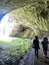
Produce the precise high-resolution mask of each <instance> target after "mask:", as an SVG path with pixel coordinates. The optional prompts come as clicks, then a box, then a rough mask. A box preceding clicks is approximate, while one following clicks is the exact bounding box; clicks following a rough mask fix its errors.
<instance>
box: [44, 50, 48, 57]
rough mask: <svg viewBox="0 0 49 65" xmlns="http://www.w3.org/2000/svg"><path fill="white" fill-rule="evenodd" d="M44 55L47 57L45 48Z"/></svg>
mask: <svg viewBox="0 0 49 65" xmlns="http://www.w3.org/2000/svg"><path fill="white" fill-rule="evenodd" d="M44 55H45V57H47V50H46V49H45V50H44Z"/></svg>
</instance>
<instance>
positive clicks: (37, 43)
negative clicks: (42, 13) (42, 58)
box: [33, 36, 40, 58]
mask: <svg viewBox="0 0 49 65" xmlns="http://www.w3.org/2000/svg"><path fill="white" fill-rule="evenodd" d="M33 46H34V47H33V48H34V49H35V56H37V58H38V50H39V48H40V47H39V40H38V36H35V39H34V40H33Z"/></svg>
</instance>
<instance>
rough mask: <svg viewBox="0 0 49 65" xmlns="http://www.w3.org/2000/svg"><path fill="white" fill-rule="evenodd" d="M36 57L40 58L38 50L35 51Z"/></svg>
mask: <svg viewBox="0 0 49 65" xmlns="http://www.w3.org/2000/svg"><path fill="white" fill-rule="evenodd" d="M35 56H37V58H38V49H35Z"/></svg>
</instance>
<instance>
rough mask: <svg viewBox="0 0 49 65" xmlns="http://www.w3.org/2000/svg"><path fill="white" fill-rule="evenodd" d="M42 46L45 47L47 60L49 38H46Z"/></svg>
mask: <svg viewBox="0 0 49 65" xmlns="http://www.w3.org/2000/svg"><path fill="white" fill-rule="evenodd" d="M41 44H42V47H43V52H44V55H45V57H46V58H47V50H48V38H47V37H44V38H43V41H42V42H41Z"/></svg>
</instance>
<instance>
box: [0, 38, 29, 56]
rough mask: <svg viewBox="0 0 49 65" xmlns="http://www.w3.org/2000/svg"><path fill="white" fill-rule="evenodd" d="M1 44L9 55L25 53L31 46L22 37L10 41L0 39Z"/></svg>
mask: <svg viewBox="0 0 49 65" xmlns="http://www.w3.org/2000/svg"><path fill="white" fill-rule="evenodd" d="M0 45H2V47H3V49H4V51H5V54H6V55H8V56H9V55H11V56H12V55H21V54H24V53H25V51H27V50H28V48H29V47H30V43H29V42H27V41H25V40H23V39H21V38H15V39H13V40H12V41H10V42H6V41H0Z"/></svg>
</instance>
